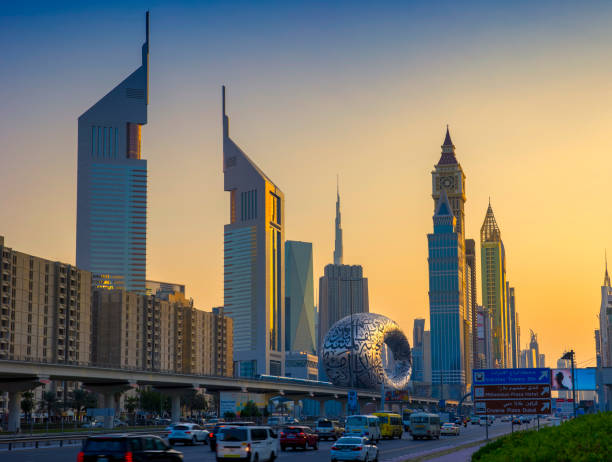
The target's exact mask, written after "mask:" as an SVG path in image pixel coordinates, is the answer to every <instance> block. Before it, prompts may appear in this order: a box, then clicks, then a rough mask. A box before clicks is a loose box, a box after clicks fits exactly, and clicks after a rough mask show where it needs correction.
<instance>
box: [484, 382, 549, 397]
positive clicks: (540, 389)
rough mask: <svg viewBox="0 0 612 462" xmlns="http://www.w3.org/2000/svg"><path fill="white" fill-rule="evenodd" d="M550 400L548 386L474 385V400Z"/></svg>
mask: <svg viewBox="0 0 612 462" xmlns="http://www.w3.org/2000/svg"><path fill="white" fill-rule="evenodd" d="M529 398H536V399H538V398H539V399H541V398H550V385H542V384H539V385H517V384H513V385H474V399H475V400H481V399H529Z"/></svg>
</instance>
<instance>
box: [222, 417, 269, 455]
mask: <svg viewBox="0 0 612 462" xmlns="http://www.w3.org/2000/svg"><path fill="white" fill-rule="evenodd" d="M279 452H280V444H279V441H278V436H277V435H276V432H275V431H274V430H272V428H270V427H256V426H253V427H239V426H233V425H231V424H230V425H227V426H224V427H221V428H220V429H219V432H218V433H217V461H221V460H225V459H236V458H241V459H245V460H250V461H252V462H255V461H259V462H264V461H273V460H275V459H276V458H277V457H278V454H279Z"/></svg>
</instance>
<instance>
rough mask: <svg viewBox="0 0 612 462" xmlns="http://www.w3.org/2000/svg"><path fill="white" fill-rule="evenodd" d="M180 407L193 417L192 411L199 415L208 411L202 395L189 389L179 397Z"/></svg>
mask: <svg viewBox="0 0 612 462" xmlns="http://www.w3.org/2000/svg"><path fill="white" fill-rule="evenodd" d="M181 406H184V407H185V408H186V409H188V410H189V414H190V415H193V412H194V411H196V412H197V413H198V415H200V414H201V413H202V412H206V410H207V409H208V402H207V401H206V397H205V396H204V395H203V394H202V393H200V392H199V391H197V390H194V389H191V390H188V391H186V392H185V393H183V395H181Z"/></svg>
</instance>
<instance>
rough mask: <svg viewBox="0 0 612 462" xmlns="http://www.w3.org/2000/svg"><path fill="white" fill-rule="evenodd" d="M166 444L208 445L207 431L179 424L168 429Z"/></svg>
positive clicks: (190, 424)
mask: <svg viewBox="0 0 612 462" xmlns="http://www.w3.org/2000/svg"><path fill="white" fill-rule="evenodd" d="M167 438H168V442H169V443H170V445H173V444H175V443H177V442H179V441H180V442H181V443H183V444H191V445H193V444H196V443H204V444H208V431H207V430H204V429H203V428H202V427H200V426H199V425H197V424H193V423H188V422H181V423H176V424H174V425H172V426H170V427H169V433H168V437H167Z"/></svg>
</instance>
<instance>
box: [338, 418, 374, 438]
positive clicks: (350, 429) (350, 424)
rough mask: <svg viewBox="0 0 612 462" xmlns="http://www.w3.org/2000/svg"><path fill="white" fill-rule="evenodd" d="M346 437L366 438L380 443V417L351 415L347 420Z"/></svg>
mask: <svg viewBox="0 0 612 462" xmlns="http://www.w3.org/2000/svg"><path fill="white" fill-rule="evenodd" d="M344 436H364V437H366V438H368V439H369V440H373V441H376V442H377V443H378V442H379V441H380V425H379V423H378V417H376V416H373V415H351V416H348V417H347V418H346V426H345V428H344Z"/></svg>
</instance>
